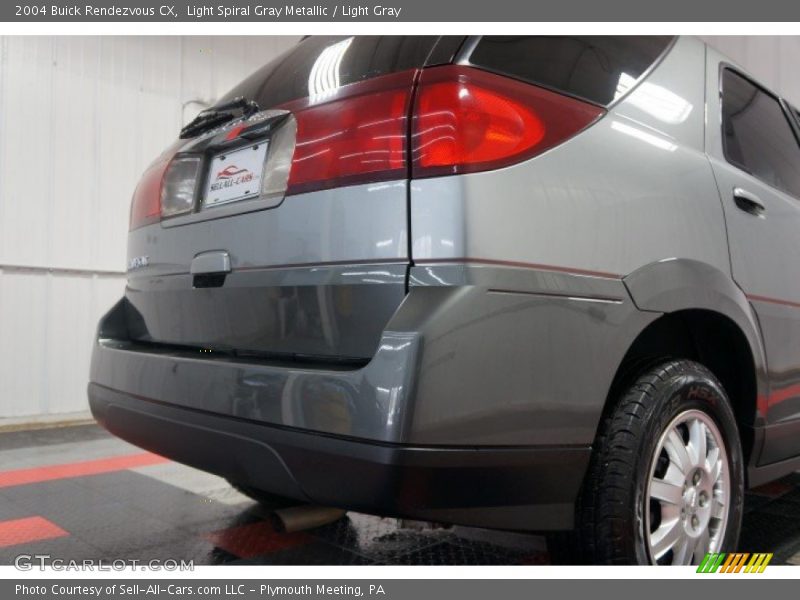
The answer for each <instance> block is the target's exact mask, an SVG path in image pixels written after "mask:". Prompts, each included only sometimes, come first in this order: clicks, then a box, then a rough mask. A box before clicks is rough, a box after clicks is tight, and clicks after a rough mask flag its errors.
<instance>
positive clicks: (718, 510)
mask: <svg viewBox="0 0 800 600" xmlns="http://www.w3.org/2000/svg"><path fill="white" fill-rule="evenodd" d="M711 516H712V517H714V518H715V519H722V518H723V517H724V516H725V496H723V495H722V493H716V492H715V493H714V497H713V498H712V499H711Z"/></svg>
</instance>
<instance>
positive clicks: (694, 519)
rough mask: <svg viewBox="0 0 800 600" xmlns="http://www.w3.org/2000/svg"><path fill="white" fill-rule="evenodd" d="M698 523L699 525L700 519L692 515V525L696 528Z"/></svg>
mask: <svg viewBox="0 0 800 600" xmlns="http://www.w3.org/2000/svg"><path fill="white" fill-rule="evenodd" d="M698 525H700V519H698V518H697V517H692V527H694V528H695V529H697V526H698Z"/></svg>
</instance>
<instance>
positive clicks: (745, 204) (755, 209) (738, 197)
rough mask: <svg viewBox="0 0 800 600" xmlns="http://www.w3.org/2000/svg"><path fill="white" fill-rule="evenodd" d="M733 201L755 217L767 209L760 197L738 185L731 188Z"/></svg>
mask: <svg viewBox="0 0 800 600" xmlns="http://www.w3.org/2000/svg"><path fill="white" fill-rule="evenodd" d="M733 201H734V202H736V206H737V207H738V208H739V209H741V210H743V211H744V212H746V213H750V214H751V215H755V216H757V217H758V216H761V214H762V213H763V212H764V211H765V210H767V207H766V206H764V203H763V202H762V201H761V198H759V197H758V196H756V195H755V194H754V193H752V192H748V191H747V190H744V189H742V188H740V187H736V188H733Z"/></svg>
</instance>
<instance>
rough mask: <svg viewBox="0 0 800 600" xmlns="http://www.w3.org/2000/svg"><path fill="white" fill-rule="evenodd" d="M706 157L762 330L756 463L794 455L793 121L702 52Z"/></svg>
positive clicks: (797, 408) (797, 273)
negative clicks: (763, 377) (765, 391)
mask: <svg viewBox="0 0 800 600" xmlns="http://www.w3.org/2000/svg"><path fill="white" fill-rule="evenodd" d="M707 67H708V78H707V79H708V94H707V98H708V115H709V117H708V127H707V151H708V154H709V157H710V160H711V164H712V167H713V169H714V174H715V176H716V179H717V185H718V187H719V191H720V196H721V199H722V204H723V208H724V212H725V218H726V221H727V228H728V239H729V246H730V256H731V266H732V271H733V278H734V280H735V281H736V282H737V284H738V285H739V286H740V287H741V288H742V289H743V290H744V292H745V294H746V295H747V297H748V299H749V300H750V302H751V304H752V306H753V308H754V310H755V312H756V314H757V316H758V320H759V322H760V324H761V331H762V336H763V339H764V344H765V350H766V354H767V363H768V369H769V379H770V390H771V392H770V396H769V398H768V399H766V402H764V401H763V399H761V400H760V402H759V410H760V412H761V413H762V414H761V415H760V416H761V417H763V418H764V419H765V421H766V425H767V435H766V436H765V443H764V446H763V449H762V454H761V459H760V463H761V464H769V463H773V462H777V461H780V460H783V459H785V458H788V457H791V456H795V455H798V454H800V143H798V135H797V133H798V132H797V123H796V121H795V115H793V114H792V113H791V111H790V110H789V109H788V107H787V105H786V104H785V103H784V102H783V101H782V100H781V99H780V98H778V97H777V96H776V95H774V94H773V93H772V92H770V91H769V90H767V89H766V88H764V87H762V86H760V85H759V84H758V83H757V82H755V81H754V80H752V79H751V78H749V77H748V76H747V75H745V74H743V73H742V72H740V71H739V70H737V69H736V68H734V67H733V66H731V65H729V64H727V63H725V62H724V59H722V58H721V57H719V56H717V55H715V53H714V52H712V51H709V61H708V65H707Z"/></svg>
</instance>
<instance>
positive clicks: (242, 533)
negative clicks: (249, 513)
mask: <svg viewBox="0 0 800 600" xmlns="http://www.w3.org/2000/svg"><path fill="white" fill-rule="evenodd" d="M203 537H204V538H205V539H207V540H208V541H209V542H211V543H212V544H214V545H215V546H216V547H217V548H222V549H223V550H225V551H226V552H230V553H231V554H233V555H234V556H238V557H239V558H252V557H255V556H263V555H265V554H272V553H273V552H277V551H278V550H285V549H286V548H292V547H294V546H302V545H304V544H308V543H310V542H311V541H312V539H313V538H312V537H311V536H310V535H308V534H306V533H280V532H277V531H275V529H274V528H273V527H272V525H270V523H268V522H267V521H259V522H257V523H251V524H249V525H240V526H238V527H231V528H230V529H222V530H220V531H213V532H211V533H207V534H205V535H204V536H203Z"/></svg>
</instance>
